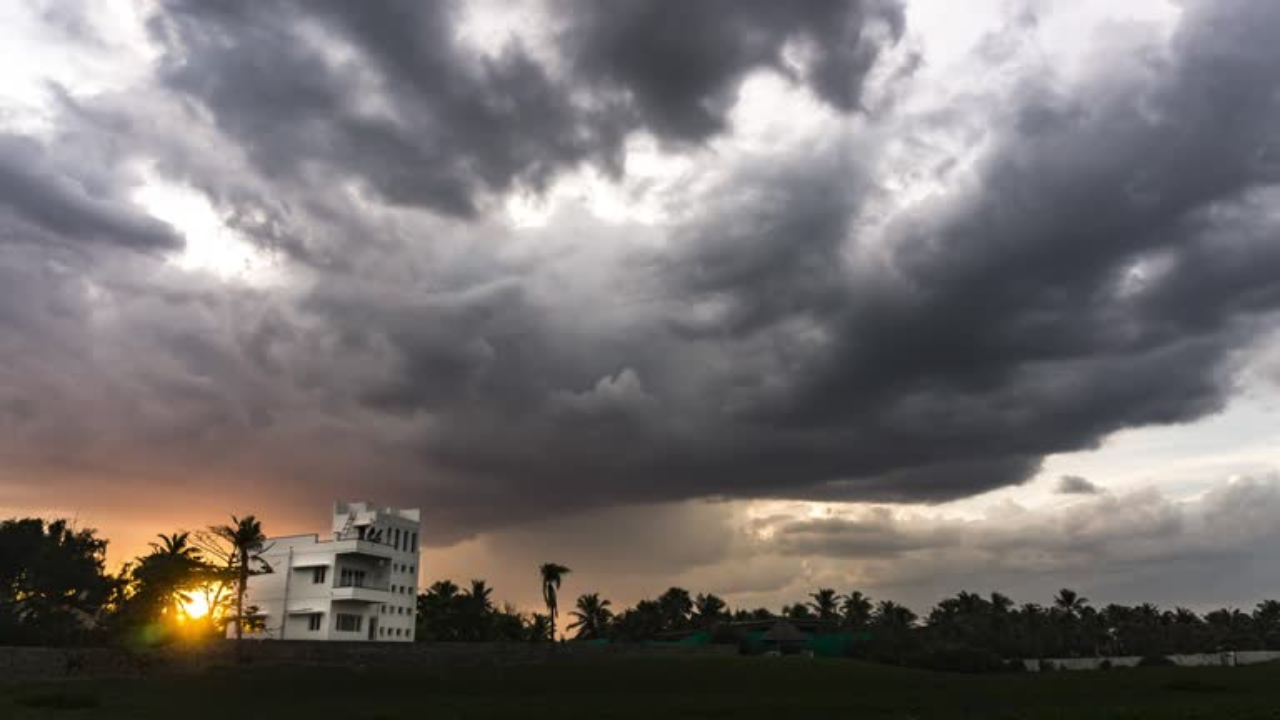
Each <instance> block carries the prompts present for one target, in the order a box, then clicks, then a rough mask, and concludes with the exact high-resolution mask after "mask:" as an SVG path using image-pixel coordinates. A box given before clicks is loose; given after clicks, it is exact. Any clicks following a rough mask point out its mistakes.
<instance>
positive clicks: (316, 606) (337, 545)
mask: <svg viewBox="0 0 1280 720" xmlns="http://www.w3.org/2000/svg"><path fill="white" fill-rule="evenodd" d="M420 521H421V514H420V513H419V511H418V510H417V509H411V510H410V509H401V508H392V507H374V506H372V505H370V504H369V503H364V502H351V503H342V502H340V503H336V504H335V505H334V507H333V530H332V534H331V535H330V536H329V537H328V538H326V539H323V540H322V539H320V536H319V535H289V536H286V537H275V538H270V539H269V540H267V542H266V544H265V547H266V550H265V551H264V552H263V554H262V556H263V559H264V560H266V561H267V563H268V564H269V565H270V566H271V568H272V572H270V573H267V574H263V575H255V576H252V577H250V578H249V586H248V591H247V594H246V599H245V606H246V607H254V608H256V610H255V618H256V619H257V620H258V621H259V622H258V623H257V624H259V625H260V626H261V629H259V630H255V631H254V632H252V633H250V634H246V636H245V637H252V638H255V639H264V640H335V641H372V642H412V641H413V638H414V617H415V610H416V607H415V603H416V599H417V596H418V589H417V588H418V574H419V568H418V532H419V526H420Z"/></svg>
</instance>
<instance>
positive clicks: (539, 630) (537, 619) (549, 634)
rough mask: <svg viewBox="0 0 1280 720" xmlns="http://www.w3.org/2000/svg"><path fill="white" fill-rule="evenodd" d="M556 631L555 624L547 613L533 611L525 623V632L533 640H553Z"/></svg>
mask: <svg viewBox="0 0 1280 720" xmlns="http://www.w3.org/2000/svg"><path fill="white" fill-rule="evenodd" d="M555 632H556V624H555V623H554V622H553V621H552V620H551V618H550V617H549V616H547V615H543V614H542V613H534V614H533V615H532V616H531V617H530V618H529V621H528V624H527V625H525V633H526V635H527V637H528V638H529V639H530V640H532V641H533V642H544V641H547V640H554V639H555Z"/></svg>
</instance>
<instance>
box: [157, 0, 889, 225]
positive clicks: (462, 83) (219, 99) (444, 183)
mask: <svg viewBox="0 0 1280 720" xmlns="http://www.w3.org/2000/svg"><path fill="white" fill-rule="evenodd" d="M552 7H553V9H557V10H565V11H567V13H566V21H567V28H566V29H565V30H564V33H565V37H566V38H567V39H566V41H565V42H566V48H565V49H566V52H568V53H571V54H572V57H571V59H570V64H571V65H572V66H573V70H572V73H571V76H570V77H556V76H555V75H554V74H553V73H552V72H551V71H550V70H548V69H547V68H546V67H544V65H543V64H542V63H540V62H539V61H538V60H536V59H535V58H534V57H533V56H532V55H531V54H530V53H529V52H527V51H526V49H525V48H523V47H522V46H521V45H519V44H518V43H514V42H513V43H510V44H508V45H507V46H506V47H504V48H503V49H502V50H501V51H500V52H499V53H498V54H497V55H494V56H489V55H482V54H480V53H478V52H476V51H474V50H471V49H469V48H467V47H465V46H463V45H462V44H460V43H459V41H458V40H457V37H456V23H457V15H458V9H457V8H456V7H455V6H454V4H452V3H448V2H430V3H418V2H385V3H378V4H376V5H367V4H351V3H347V2H319V3H315V2H302V3H294V2H289V1H288V0H279V1H273V2H253V3H248V2H246V3H222V4H217V5H214V6H211V5H210V4H209V3H202V2H185V1H183V0H173V1H171V2H165V3H162V5H161V12H160V13H159V14H158V15H157V16H156V17H155V18H154V19H153V20H152V23H151V25H152V28H153V31H154V35H155V36H156V37H157V38H159V39H160V40H161V41H162V42H163V43H164V44H165V46H166V47H167V48H168V53H167V55H166V59H165V66H164V70H163V73H162V77H163V80H164V82H165V83H166V84H167V85H168V86H169V87H171V88H173V89H175V90H177V91H179V92H181V93H184V94H186V95H187V96H189V97H191V98H193V99H195V100H198V101H199V102H201V103H203V104H204V105H205V106H207V107H208V109H209V110H210V111H211V112H212V113H213V116H214V118H215V119H216V121H217V123H218V125H219V127H221V128H222V129H223V130H224V131H225V132H227V133H229V134H230V135H232V136H233V137H235V138H237V139H238V140H239V142H241V143H242V144H243V145H244V146H245V149H246V150H247V151H248V152H249V153H250V154H251V156H252V157H253V158H254V161H255V163H256V164H257V165H258V167H259V168H260V170H261V171H262V172H263V173H265V174H267V175H269V176H275V177H287V176H289V175H295V176H296V175H311V176H313V177H315V176H320V177H323V176H324V175H325V174H327V173H336V174H337V175H338V176H340V177H351V178H356V179H359V180H361V181H363V182H364V183H366V184H367V185H368V186H369V188H370V189H372V190H373V191H374V192H376V193H377V194H378V195H379V196H380V197H381V198H383V199H385V200H387V201H389V202H391V203H396V204H403V205H410V206H421V207H427V208H431V209H433V210H436V211H440V212H444V213H447V214H451V215H458V216H467V217H471V216H475V215H476V214H477V213H478V212H479V211H480V206H481V205H482V204H483V203H484V200H485V198H486V197H487V196H491V195H494V194H502V193H504V192H506V191H508V190H511V189H513V188H517V187H519V188H532V189H535V190H536V189H540V188H542V187H543V186H545V185H546V183H547V182H548V181H549V180H550V179H551V178H552V176H554V175H555V173H556V172H557V171H559V170H560V169H562V168H568V167H572V166H575V165H577V164H580V163H594V164H597V165H599V166H601V167H603V168H605V169H606V170H608V171H609V172H611V173H617V172H620V170H621V162H622V155H621V148H622V143H623V141H624V139H625V136H626V134H627V133H628V132H629V131H632V130H637V129H647V130H651V131H653V132H655V133H657V134H658V135H660V136H664V137H667V136H669V137H672V138H676V139H701V138H704V137H706V136H708V135H710V134H711V133H713V132H717V131H719V130H722V129H724V128H723V126H724V117H723V116H724V114H725V112H727V109H728V104H729V101H731V100H732V95H733V93H734V91H736V89H737V86H738V85H739V84H740V83H741V81H742V80H743V79H744V76H745V74H746V73H747V71H749V70H751V69H753V68H756V67H764V66H773V67H779V63H780V54H781V50H782V47H783V44H784V42H785V41H786V40H788V39H789V38H796V39H804V40H807V41H808V43H809V47H810V49H811V52H812V55H813V58H812V60H811V62H810V63H809V67H808V69H807V70H806V73H807V74H808V76H809V77H808V80H809V82H810V83H811V84H812V85H813V86H814V87H815V89H817V90H818V92H819V93H821V94H822V96H823V97H825V98H827V99H828V100H829V101H830V102H831V103H832V104H833V105H835V106H836V107H838V108H840V109H844V110H849V109H852V108H853V107H854V106H855V105H856V103H857V101H858V98H859V96H860V93H861V88H862V84H863V79H864V77H865V76H866V74H867V73H868V72H870V70H871V68H872V66H873V65H874V63H875V61H876V58H877V57H878V55H879V52H880V49H881V48H882V46H883V45H884V44H885V42H887V41H890V40H894V39H896V38H897V37H898V36H899V35H900V34H901V32H902V22H903V20H902V11H901V8H899V7H897V6H896V5H894V4H893V3H890V2H888V1H887V0H877V1H876V2H865V3H864V2H857V1H855V0H840V1H839V2H826V1H824V2H816V3H804V4H802V5H798V6H795V7H792V6H791V5H780V4H776V3H768V2H759V3H756V2H753V3H744V4H738V3H728V4H725V3H705V4H703V3H693V4H689V3H676V2H661V3H642V4H636V3H626V4H622V3H611V4H604V5H601V4H598V3H583V4H580V5H573V6H566V7H562V6H559V5H553V6H552ZM877 23H878V24H879V25H883V26H885V27H886V28H887V30H886V31H885V32H884V33H882V35H884V37H880V36H878V35H876V33H875V31H874V28H873V27H871V26H872V25H876V24H877ZM348 51H350V52H354V54H355V58H354V59H346V60H335V59H334V58H333V56H334V55H335V54H337V53H343V52H348ZM582 80H592V81H594V80H600V81H604V82H606V84H607V86H608V88H609V90H610V92H607V93H602V94H601V93H598V94H596V95H594V96H592V97H590V98H589V99H587V100H583V99H581V98H580V96H581V93H580V92H579V87H578V84H579V82H580V81H582Z"/></svg>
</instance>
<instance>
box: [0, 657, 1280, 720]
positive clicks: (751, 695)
mask: <svg viewBox="0 0 1280 720" xmlns="http://www.w3.org/2000/svg"><path fill="white" fill-rule="evenodd" d="M508 717H510V718H520V719H521V720H534V719H536V718H557V719H559V720H563V719H565V718H648V719H657V718H686V717H687V718H772V719H775V720H779V719H780V720H788V719H790V718H803V719H805V720H808V719H817V718H823V719H826V718H862V717H867V718H904V719H905V718H920V719H923V718H973V719H975V720H976V719H979V718H980V719H982V720H995V719H999V718H1128V719H1133V720H1140V719H1142V720H1145V719H1146V718H1206V719H1208V718H1215V719H1216V718H1273V719H1280V666H1276V665H1260V666H1254V667H1246V668H1194V669H1191V668H1142V669H1131V670H1111V671H1100V672H1074V673H1065V672H1058V673H1046V674H1042V675H1041V674H1025V675H983V676H970V675H955V674H941V673H931V672H923V671H915V670H903V669H899V668H892V667H885V666H878V665H865V664H861V663H856V662H853V661H842V660H804V659H800V658H737V657H732V658H715V659H710V658H708V659H643V660H639V659H632V660H604V661H596V662H591V663H586V662H578V663H569V662H565V663H556V664H551V665H537V666H526V667H515V668H510V667H509V668H502V669H498V668H492V667H485V668H474V667H473V668H456V669H448V670H444V669H441V670H430V671H426V670H412V671H410V670H388V669H386V668H379V669H359V668H351V669H317V668H310V669H308V668H295V669H282V668H274V669H258V670H253V669H241V670H234V671H233V670H224V671H216V672H210V673H208V674H206V675H201V676H193V677H155V678H152V679H146V680H130V681H110V682H108V681H88V680H79V681H68V682H59V683H40V684H21V685H15V684H6V683H5V682H4V681H3V679H0V718H5V719H6V720H8V719H9V718H14V719H18V720H20V719H23V718H68V719H69V718H94V719H95V720H96V719H98V718H102V719H103V720H111V719H114V718H129V719H130V720H133V719H135V718H137V719H145V718H163V719H164V720H198V719H200V718H218V720H245V719H249V720H256V719H257V718H263V719H264V720H265V719H271V720H292V719H293V718H306V719H308V720H310V719H311V718H324V719H325V720H375V719H377V720H398V719H401V718H403V719H405V720H407V719H409V718H430V719H431V720H437V719H439V720H444V719H451V718H508Z"/></svg>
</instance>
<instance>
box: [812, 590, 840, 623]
mask: <svg viewBox="0 0 1280 720" xmlns="http://www.w3.org/2000/svg"><path fill="white" fill-rule="evenodd" d="M809 597H811V598H813V601H812V602H810V603H809V607H810V608H813V612H814V613H815V614H816V615H817V616H818V619H819V620H835V619H836V617H837V611H838V610H839V608H840V596H839V595H837V594H836V591H835V590H832V589H831V588H819V589H818V592H816V593H810V594H809Z"/></svg>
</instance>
